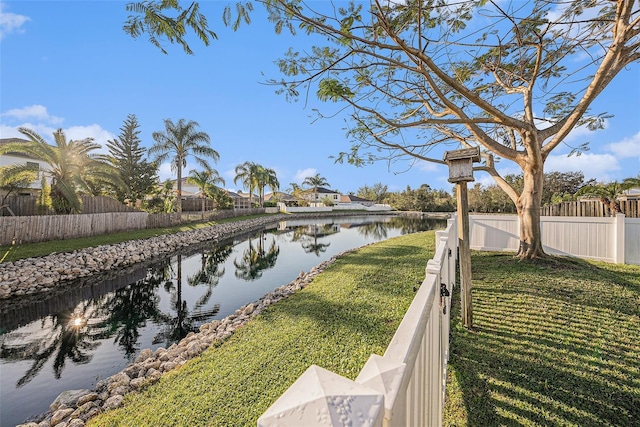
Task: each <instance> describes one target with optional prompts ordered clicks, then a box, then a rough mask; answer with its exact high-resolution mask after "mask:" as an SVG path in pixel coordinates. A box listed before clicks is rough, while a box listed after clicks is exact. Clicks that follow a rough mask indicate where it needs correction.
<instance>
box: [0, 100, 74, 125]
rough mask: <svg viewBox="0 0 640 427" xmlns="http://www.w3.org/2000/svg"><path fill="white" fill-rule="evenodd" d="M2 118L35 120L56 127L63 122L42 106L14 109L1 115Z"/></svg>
mask: <svg viewBox="0 0 640 427" xmlns="http://www.w3.org/2000/svg"><path fill="white" fill-rule="evenodd" d="M2 116H3V117H9V118H13V119H17V120H29V119H35V120H38V121H43V122H45V123H48V124H51V125H57V124H60V123H62V121H63V119H62V118H60V117H56V116H52V115H50V114H49V112H48V111H47V108H46V107H44V106H42V105H29V106H27V107H23V108H14V109H12V110H9V111H6V112H4V113H2Z"/></svg>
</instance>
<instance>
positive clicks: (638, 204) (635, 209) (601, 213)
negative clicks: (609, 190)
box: [541, 200, 640, 218]
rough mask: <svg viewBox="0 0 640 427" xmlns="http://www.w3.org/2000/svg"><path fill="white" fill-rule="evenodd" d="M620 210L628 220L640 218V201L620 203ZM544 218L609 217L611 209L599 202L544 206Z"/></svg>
mask: <svg viewBox="0 0 640 427" xmlns="http://www.w3.org/2000/svg"><path fill="white" fill-rule="evenodd" d="M620 210H621V212H622V213H623V214H625V216H626V217H627V218H640V200H624V201H621V202H620ZM541 214H542V216H578V217H580V216H583V217H600V218H602V217H609V216H611V209H609V207H608V206H605V205H604V204H603V203H602V202H601V201H599V200H580V201H575V202H563V203H558V204H555V205H549V206H543V207H542V209H541Z"/></svg>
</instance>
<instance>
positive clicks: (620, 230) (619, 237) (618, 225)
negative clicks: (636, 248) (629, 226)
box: [614, 213, 625, 264]
mask: <svg viewBox="0 0 640 427" xmlns="http://www.w3.org/2000/svg"><path fill="white" fill-rule="evenodd" d="M624 224H625V215H624V214H621V213H619V214H616V222H615V230H616V232H615V233H616V240H615V255H614V257H615V262H616V264H624V263H625V241H624V236H625V229H624Z"/></svg>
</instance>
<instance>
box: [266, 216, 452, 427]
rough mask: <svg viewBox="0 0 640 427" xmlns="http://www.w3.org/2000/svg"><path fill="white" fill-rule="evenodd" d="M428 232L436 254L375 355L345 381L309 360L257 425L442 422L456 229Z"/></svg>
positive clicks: (422, 425) (425, 425) (408, 426)
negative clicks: (384, 345)
mask: <svg viewBox="0 0 640 427" xmlns="http://www.w3.org/2000/svg"><path fill="white" fill-rule="evenodd" d="M455 221H456V220H455V219H450V220H448V225H447V229H446V230H445V231H437V232H436V253H435V256H434V257H433V259H431V260H429V261H428V262H427V266H426V269H425V271H426V276H425V279H424V281H423V282H422V284H421V285H420V288H419V289H418V291H417V292H416V296H415V298H414V300H413V302H412V303H411V305H410V306H409V309H408V311H407V313H406V314H405V316H404V318H403V320H402V322H401V323H400V326H399V327H398V330H397V331H396V333H395V335H394V337H393V339H392V340H391V343H390V344H389V346H388V347H387V350H386V351H385V353H384V355H383V356H379V355H376V354H373V355H371V357H370V358H369V360H368V361H367V363H366V364H365V365H364V367H363V368H362V371H361V372H360V374H359V375H358V377H357V378H356V379H355V381H352V380H350V379H347V378H344V377H341V376H339V375H337V374H334V373H332V372H330V371H327V370H326V369H323V368H321V367H319V366H316V365H313V366H311V367H309V368H308V369H307V371H305V372H304V373H303V374H302V376H301V377H300V378H298V379H297V380H296V381H295V382H294V383H293V384H292V385H291V386H290V387H289V389H288V390H287V391H285V393H284V394H283V395H282V396H281V397H280V398H279V399H278V400H276V402H275V403H273V405H272V406H271V407H270V408H269V409H268V410H267V411H266V412H265V413H264V414H263V415H262V416H261V417H260V419H259V420H258V426H260V427H267V426H278V427H287V426H296V427H300V426H305V427H315V426H347V425H352V426H389V427H429V426H440V425H441V424H442V416H443V408H444V392H445V383H446V372H447V368H446V366H447V361H448V359H449V310H450V305H451V302H450V301H451V298H450V297H441V287H443V288H446V290H447V292H448V293H449V295H450V294H452V293H453V286H454V284H455V271H456V267H455V264H456V252H457V243H458V241H457V227H456V223H455Z"/></svg>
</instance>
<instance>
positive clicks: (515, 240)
mask: <svg viewBox="0 0 640 427" xmlns="http://www.w3.org/2000/svg"><path fill="white" fill-rule="evenodd" d="M469 222H470V224H469V234H470V245H471V249H476V250H497V251H504V250H507V251H517V250H518V247H519V244H520V237H519V236H520V234H519V227H520V223H519V220H518V216H517V215H471V216H470V217H469ZM540 227H541V231H542V245H543V248H544V250H545V252H547V253H549V254H556V255H570V256H575V257H579V258H585V259H593V260H600V261H606V262H613V263H619V264H625V263H626V264H636V265H640V219H637V218H625V216H624V215H623V214H618V215H617V216H616V217H613V218H611V217H609V218H602V217H567V216H543V217H541V224H540Z"/></svg>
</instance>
